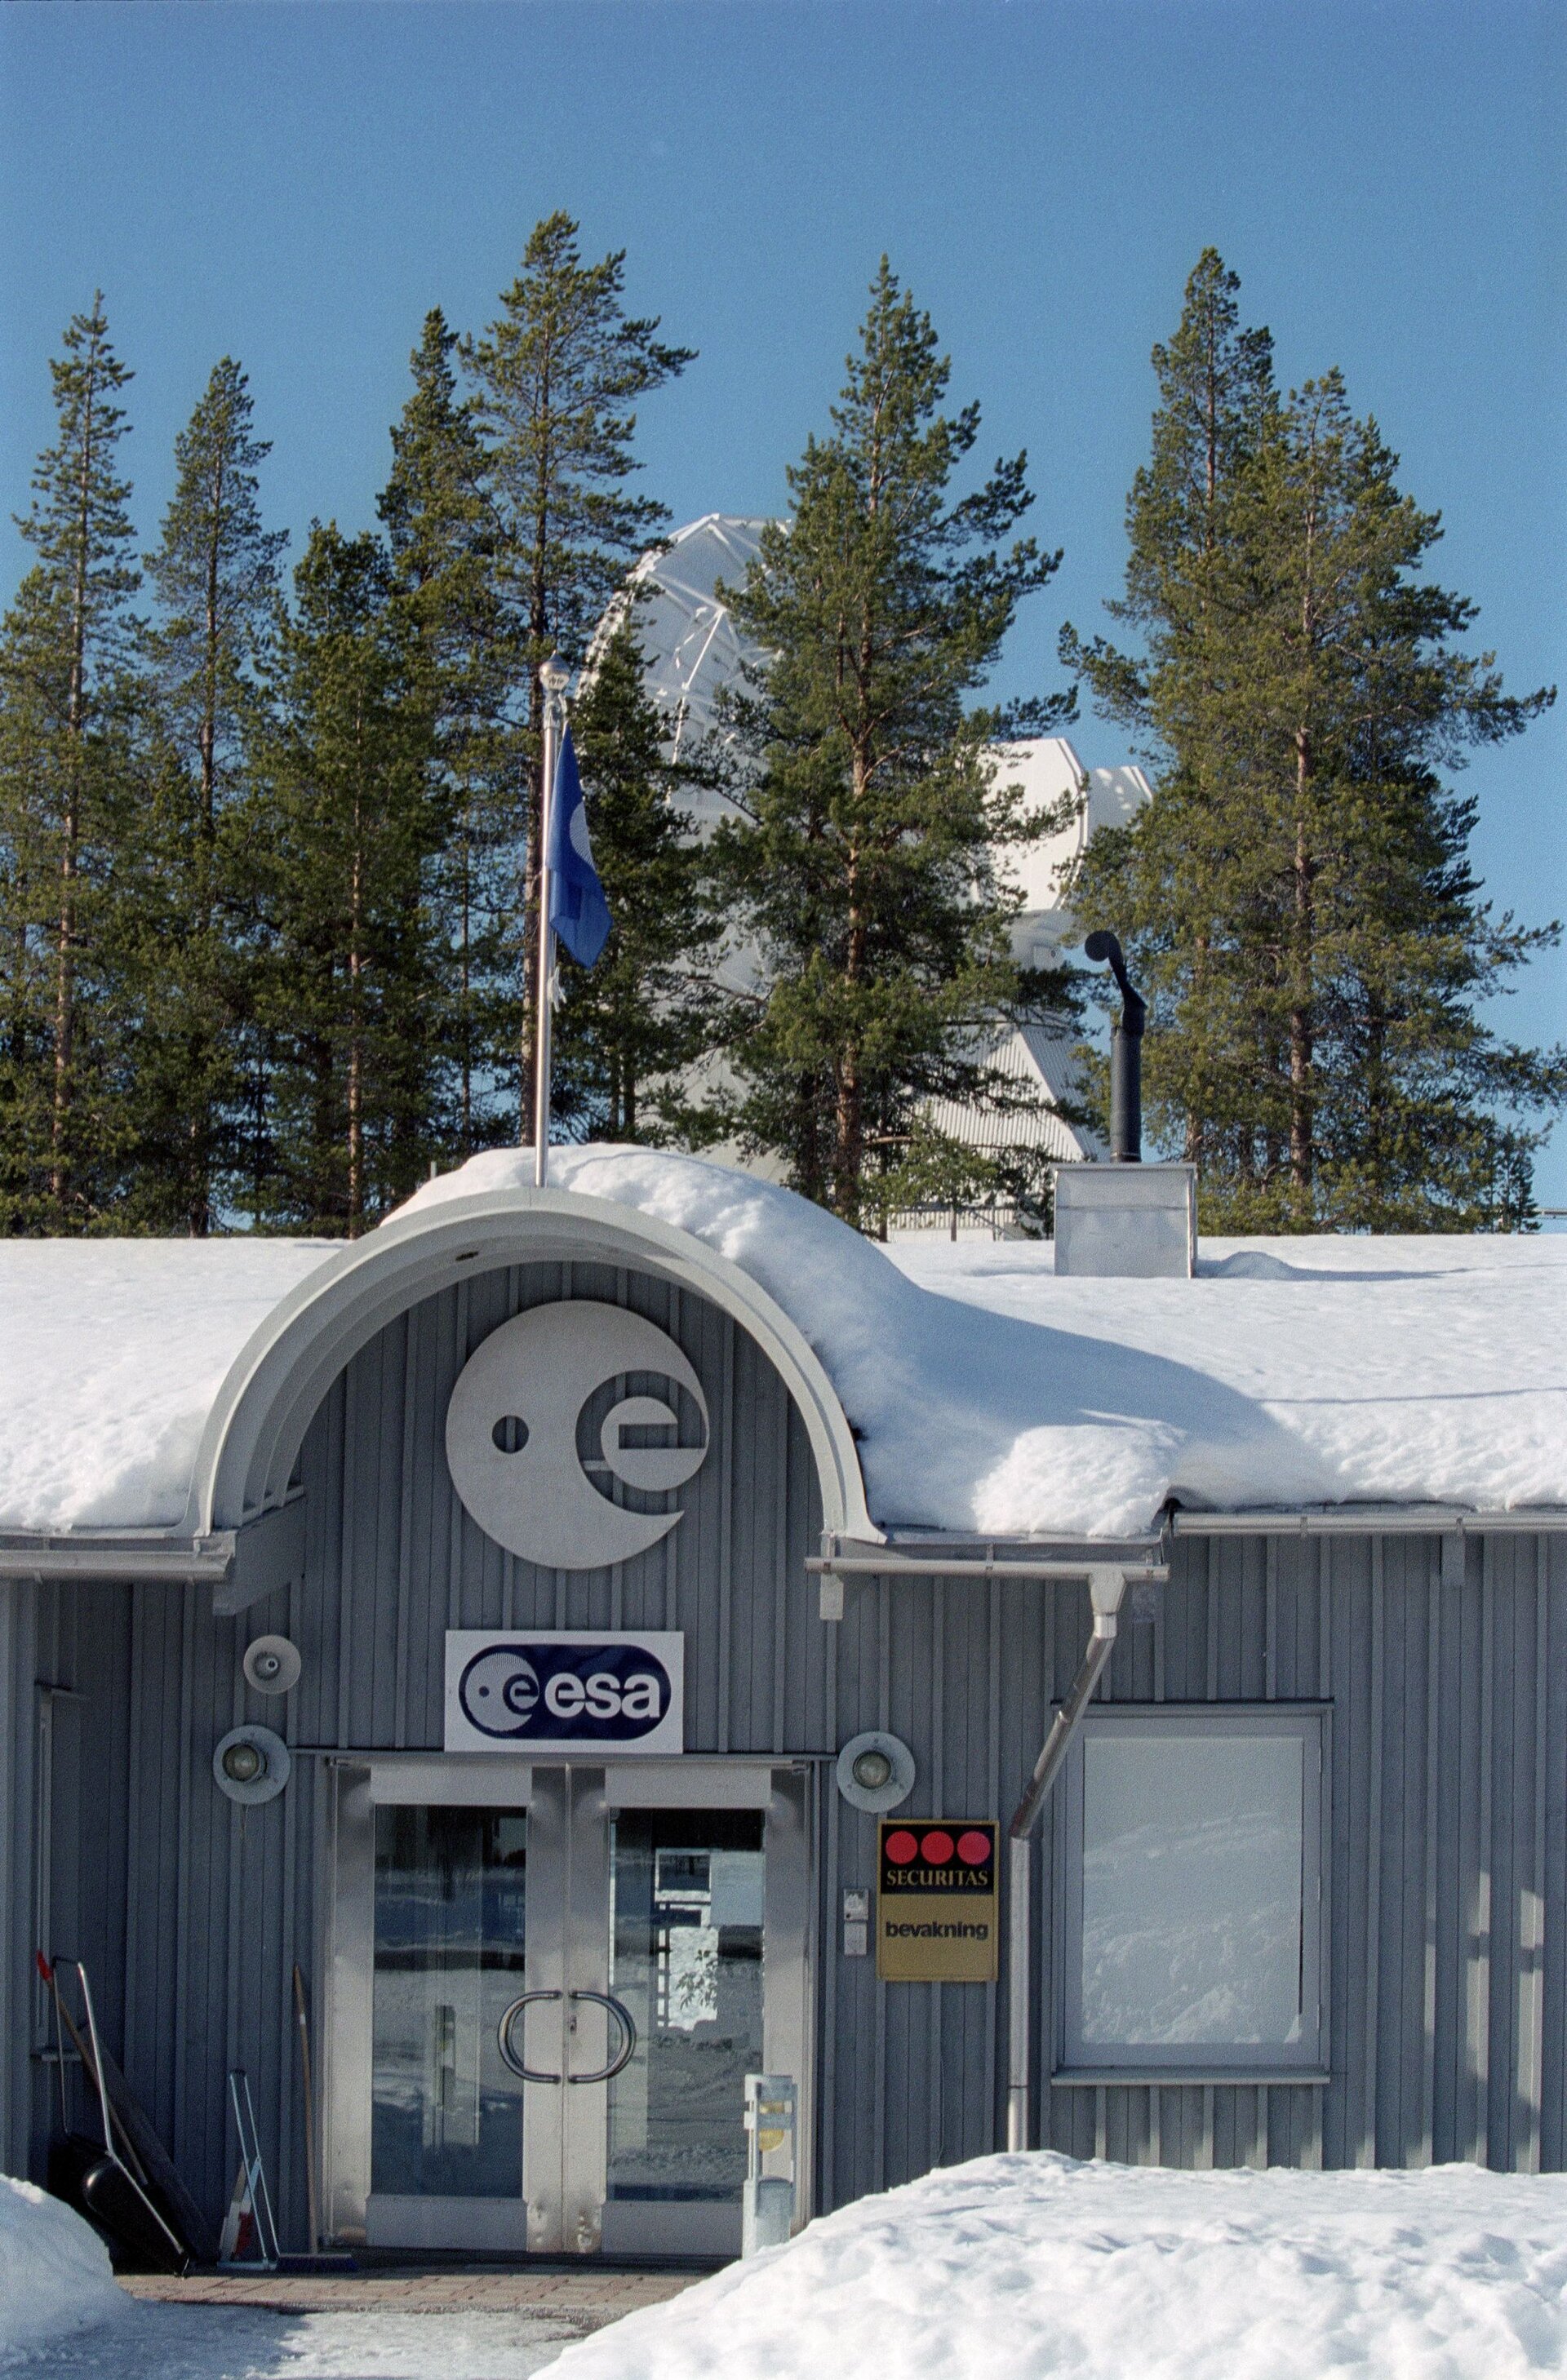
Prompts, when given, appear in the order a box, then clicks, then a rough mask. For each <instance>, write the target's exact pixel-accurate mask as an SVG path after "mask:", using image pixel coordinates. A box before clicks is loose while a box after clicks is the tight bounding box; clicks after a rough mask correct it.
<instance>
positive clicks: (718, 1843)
mask: <svg viewBox="0 0 1567 2380" xmlns="http://www.w3.org/2000/svg"><path fill="white" fill-rule="evenodd" d="M417 1782H418V1780H417V1779H413V1780H411V1786H410V1790H417ZM482 1785H483V1779H482V1778H476V1779H473V1780H472V1790H473V1791H476V1792H478V1791H482ZM402 1790H403V1789H402V1788H401V1787H399V1786H398V1785H397V1783H396V1782H395V1778H394V1780H393V1782H392V1783H391V1784H390V1785H389V1784H388V1783H387V1782H386V1780H385V1779H381V1780H380V1790H379V1791H377V1792H375V1793H373V1794H372V1795H371V1797H370V1799H369V1802H368V1807H362V1808H360V1809H359V1810H358V1824H357V1825H356V1824H355V1823H354V1818H355V1813H354V1811H353V1810H352V1809H351V1808H350V1809H349V1811H348V1812H347V1813H346V1819H347V1823H346V1825H345V1823H344V1818H343V1815H340V1824H339V1866H340V1872H341V1876H342V1882H341V1883H340V1899H342V1898H343V1897H344V1893H345V1889H346V1898H347V1900H349V1901H358V1903H359V1904H360V1906H359V1908H358V1922H357V1923H356V1921H355V1915H354V1913H351V1912H350V1913H348V1914H347V1918H346V1923H342V1924H340V1925H339V1928H338V1932H339V1937H340V1939H339V1955H338V1957H337V1959H336V1961H335V1963H336V1964H337V1966H338V1967H339V1969H343V1968H344V1967H345V1966H346V1967H350V1968H351V1967H353V1966H354V1965H355V1964H356V1962H355V1961H352V1959H349V1960H347V1961H345V1960H344V1958H343V1956H342V1948H343V1945H344V1944H345V1943H346V1944H348V1945H350V1946H351V1945H352V1944H353V1943H354V1942H355V1941H356V1940H357V1941H358V1946H359V1949H360V1952H361V1961H362V1955H363V1953H364V1952H367V1951H368V1953H369V1962H368V1963H369V1969H370V1972H369V1975H368V1977H366V1976H364V1975H363V1973H362V1972H361V1973H358V1974H356V1975H355V1976H353V1978H352V1980H351V1981H350V1982H349V1984H348V1989H349V1997H350V1998H355V1999H357V2002H358V2018H359V2022H358V2025H356V2023H355V2022H354V2021H353V2015H354V2011H353V2010H349V2011H348V2021H347V2022H346V2023H340V2024H339V2026H338V2028H337V2034H336V2042H337V2047H336V2051H335V2055H336V2056H337V2058H338V2059H339V2062H340V2065H341V2061H342V2060H343V2058H344V2057H345V2055H346V2056H347V2057H348V2058H349V2059H350V2060H351V2063H352V2064H353V2065H354V2066H355V2067H357V2068H358V2070H360V2073H361V2075H362V2079H363V2081H364V2082H365V2083H368V2088H369V2100H370V2107H369V2125H368V2137H366V2136H364V2131H363V2128H362V2127H360V2126H358V2125H355V2124H354V2123H353V2121H352V2119H351V2116H350V2119H349V2122H348V2127H347V2129H348V2133H349V2142H348V2151H347V2156H346V2158H345V2157H344V2156H343V2155H339V2156H338V2159H337V2162H338V2167H339V2172H340V2175H341V2174H344V2173H346V2174H347V2188H346V2202H347V2211H348V2213H349V2216H350V2217H351V2216H352V2214H353V2211H354V2208H353V2202H354V2201H356V2200H357V2199H358V2197H359V2195H360V2192H359V2189H358V2187H356V2186H355V2181H354V2178H353V2176H352V2174H351V2172H350V2171H348V2168H351V2167H352V2164H353V2162H354V2142H355V2138H356V2136H358V2147H359V2152H360V2155H361V2157H362V2160H363V2163H364V2164H366V2165H368V2172H366V2173H363V2175H362V2180H363V2182H364V2184H365V2185H367V2186H366V2187H365V2188H364V2191H363V2204H364V2222H363V2231H362V2236H363V2237H364V2238H365V2239H366V2240H368V2241H369V2243H370V2245H372V2246H383V2247H407V2248H410V2249H417V2248H432V2249H433V2248H452V2249H468V2250H490V2251H492V2252H494V2251H512V2252H516V2251H521V2250H528V2251H531V2252H536V2253H554V2254H562V2253H565V2254H574V2253H581V2254H591V2253H596V2252H598V2251H601V2250H602V2251H603V2252H605V2253H611V2254H628V2255H644V2254H646V2255H658V2254H661V2253H662V2254H712V2255H723V2254H728V2253H734V2252H735V2250H736V2249H737V2248H738V2244H739V2217H740V2192H741V2184H742V2181H743V2179H744V2175H745V2168H746V2135H745V2131H744V2128H743V2124H742V2120H741V2119H742V2108H743V2100H744V2078H745V2076H746V2075H747V2073H748V2072H752V2071H755V2070H761V2069H764V2068H765V2066H766V2058H767V2052H768V2050H769V2048H770V2047H772V2048H774V2049H776V2048H778V2047H779V2046H784V2044H783V2040H782V2034H788V2033H793V2032H794V2031H795V2030H796V2028H795V2026H794V2025H793V2024H792V2023H791V2022H790V2021H789V2015H788V2003H789V2002H790V2000H791V1998H793V1996H794V1995H793V1992H792V1989H791V1986H792V1985H793V1984H794V1982H795V1975H794V1972H793V1969H794V1964H795V1962H794V1961H791V1960H790V1958H789V1956H788V1951H787V1946H785V1945H780V1944H776V1943H774V1944H770V1943H769V1939H768V1923H767V1920H768V1903H769V1858H770V1852H771V1858H772V1863H773V1867H774V1877H773V1894H772V1898H773V1902H774V1907H775V1910H776V1909H777V1907H778V1906H779V1905H780V1902H781V1900H782V1902H783V1903H784V1904H785V1905H786V1904H787V1903H788V1902H789V1901H790V1900H793V1899H794V1898H795V1895H794V1894H793V1893H792V1892H791V1891H789V1890H787V1889H786V1888H785V1889H784V1892H783V1893H782V1895H781V1893H780V1888H779V1879H778V1876H777V1873H776V1871H777V1869H778V1867H779V1864H780V1861H781V1858H784V1857H786V1854H787V1852H788V1851H789V1850H790V1849H791V1848H794V1849H796V1850H797V1849H798V1848H799V1845H797V1844H796V1843H795V1842H794V1830H793V1829H792V1828H791V1827H790V1825H789V1823H788V1819H789V1805H788V1797H787V1795H786V1794H785V1795H784V1796H782V1797H776V1796H772V1795H771V1782H770V1781H769V1782H768V1783H766V1784H765V1785H764V1787H763V1790H762V1791H759V1792H756V1793H754V1794H753V1796H752V1800H753V1802H754V1803H756V1804H757V1806H742V1805H737V1804H736V1801H735V1799H733V1798H731V1797H728V1796H726V1805H723V1806H702V1805H700V1804H698V1803H681V1802H677V1801H670V1802H664V1803H660V1802H657V1801H654V1800H651V1799H650V1798H648V1796H647V1791H646V1785H645V1784H644V1785H643V1786H642V1789H641V1791H639V1793H638V1800H637V1802H636V1803H634V1804H632V1805H629V1806H627V1805H626V1803H625V1802H617V1800H616V1798H615V1795H614V1792H613V1784H612V1783H611V1782H610V1781H609V1780H606V1776H605V1772H604V1771H603V1770H601V1769H600V1770H591V1769H578V1768H560V1769H542V1768H541V1769H535V1770H533V1771H532V1772H531V1774H530V1776H529V1777H528V1782H527V1787H526V1799H525V1800H523V1799H522V1798H521V1797H520V1796H519V1797H518V1798H517V1799H516V1801H514V1802H511V1803H501V1802H500V1801H499V1800H497V1801H493V1802H491V1801H480V1800H474V1801H472V1802H466V1801H453V1800H449V1799H447V1800H441V1801H431V1800H411V1799H410V1800H404V1799H401V1798H396V1797H397V1795H398V1794H399V1793H400V1791H402ZM352 1798H353V1797H351V1796H350V1800H352ZM771 1800H776V1801H777V1803H778V1808H779V1812H780V1815H781V1817H782V1824H780V1823H779V1819H778V1818H770V1815H769V1808H768V1807H765V1806H760V1804H762V1803H768V1802H770V1801H771ZM802 1815H803V1813H802ZM770 1834H771V1837H772V1840H771V1842H770ZM355 1837H358V1843H357V1852H358V1856H355V1850H356V1845H355V1842H354V1838H355ZM780 1838H782V1840H780ZM345 1842H346V1843H347V1847H348V1848H347V1854H346V1856H345V1849H344V1846H345ZM801 1842H803V1838H801ZM367 1869H368V1870H369V1873H368V1874H367V1873H366V1871H367ZM367 1887H368V1888H369V1890H368V1898H369V1903H370V1906H369V1908H368V1909H365V1908H364V1907H363V1905H362V1904H363V1902H364V1900H365V1898H366V1888H367ZM801 1897H802V1898H803V1896H801ZM367 1918H368V1921H369V1922H368V1925H367V1924H366V1923H365V1920H366V1919H367ZM776 1931H777V1928H776V1926H775V1928H774V1932H775V1933H776ZM796 1947H797V1948H803V1945H801V1946H796ZM367 1982H368V1985H369V1990H368V2003H369V2004H368V2007H366V2006H365V2005H364V2002H365V1999H366V1997H367V1996H366V1993H365V1989H364V1985H365V1984H366V1983H367ZM770 1999H771V2001H772V2002H773V2003H775V2004H776V2005H773V2006H771V2007H770V2006H769V2002H770ZM770 2016H771V2019H772V2023H771V2034H772V2036H773V2039H772V2040H771V2042H770V2040H769V2032H770V2025H769V2018H770ZM366 2019H368V2028H367V2027H366V2025H365V2022H364V2021H365V2020H366ZM367 2029H368V2035H369V2039H368V2043H367V2044H364V2046H366V2047H368V2051H369V2058H368V2067H369V2071H368V2074H364V2073H363V2067H364V2064H365V2062H366V2061H365V2059H364V2058H363V2054H362V2049H361V2050H360V2051H359V2054H358V2055H355V2054H354V2053H355V2047H356V2044H355V2035H356V2034H358V2035H359V2036H360V2038H361V2040H362V2034H363V2032H364V2031H365V2030H367ZM346 2083H347V2076H346V2073H345V2072H342V2071H340V2072H339V2073H338V2074H337V2075H336V2076H334V2105H335V2106H336V2107H337V2108H339V2109H341V2107H342V2105H343V2101H344V2098H345V2095H346ZM340 2195H341V2193H340ZM341 2213H342V2209H341V2207H340V2209H339V2217H340V2219H339V2224H338V2228H339V2229H340V2230H341V2231H342V2232H343V2233H344V2234H345V2236H347V2235H348V2234H349V2233H351V2232H353V2231H355V2230H358V2228H359V2226H358V2224H357V2223H354V2222H353V2221H352V2220H350V2221H348V2222H347V2223H344V2222H343V2221H342V2220H341Z"/></svg>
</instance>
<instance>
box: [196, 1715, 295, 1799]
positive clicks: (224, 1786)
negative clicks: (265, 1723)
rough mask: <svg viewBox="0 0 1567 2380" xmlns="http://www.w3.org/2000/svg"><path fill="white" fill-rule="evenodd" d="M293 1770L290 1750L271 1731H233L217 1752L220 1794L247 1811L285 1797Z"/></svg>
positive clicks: (215, 1773) (216, 1776)
mask: <svg viewBox="0 0 1567 2380" xmlns="http://www.w3.org/2000/svg"><path fill="white" fill-rule="evenodd" d="M293 1766H294V1763H293V1760H292V1758H291V1756H290V1755H289V1750H288V1746H287V1745H286V1744H285V1743H284V1741H283V1738H282V1737H281V1736H280V1735H278V1734H276V1733H274V1731H273V1729H271V1728H270V1727H235V1728H230V1730H229V1731H228V1733H227V1734H226V1735H225V1737H224V1738H223V1740H222V1742H221V1743H218V1744H217V1745H216V1746H215V1747H214V1749H213V1779H214V1781H215V1783H216V1785H217V1789H218V1791H219V1792H220V1793H226V1794H227V1796H228V1798H229V1800H230V1801H231V1802H238V1803H243V1804H245V1805H246V1806H247V1807H249V1806H250V1805H252V1804H253V1803H257V1802H270V1801H271V1800H272V1799H273V1796H274V1795H275V1794H278V1793H281V1792H282V1791H283V1789H284V1787H285V1785H286V1784H287V1782H288V1772H289V1770H290V1769H291V1768H292V1767H293Z"/></svg>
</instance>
